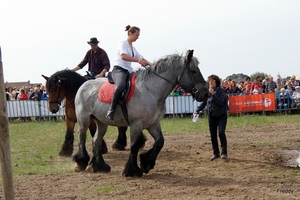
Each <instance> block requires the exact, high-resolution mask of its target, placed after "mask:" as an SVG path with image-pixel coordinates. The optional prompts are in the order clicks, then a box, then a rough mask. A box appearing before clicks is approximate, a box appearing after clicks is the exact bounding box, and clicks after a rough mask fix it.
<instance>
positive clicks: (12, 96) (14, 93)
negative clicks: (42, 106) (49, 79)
mask: <svg viewBox="0 0 300 200" xmlns="http://www.w3.org/2000/svg"><path fill="white" fill-rule="evenodd" d="M5 90H6V100H7V101H14V100H34V101H40V100H47V99H48V94H47V92H46V90H45V85H37V86H36V87H34V88H29V87H28V86H23V87H21V88H20V89H17V88H13V87H12V86H8V87H7V88H5Z"/></svg>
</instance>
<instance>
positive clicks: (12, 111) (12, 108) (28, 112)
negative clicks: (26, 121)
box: [7, 96, 199, 117]
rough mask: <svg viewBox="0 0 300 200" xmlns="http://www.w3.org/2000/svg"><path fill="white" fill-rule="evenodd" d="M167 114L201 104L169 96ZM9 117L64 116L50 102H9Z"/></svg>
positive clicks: (63, 113)
mask: <svg viewBox="0 0 300 200" xmlns="http://www.w3.org/2000/svg"><path fill="white" fill-rule="evenodd" d="M165 105H166V114H188V113H193V112H194V111H195V110H196V109H197V106H198V105H199V102H197V101H193V97H192V96H169V97H167V99H166V103H165ZM7 112H8V117H53V116H64V115H65V112H64V109H63V108H60V109H59V111H58V112H57V113H55V114H53V113H51V112H50V111H49V110H48V101H46V100H42V101H32V100H27V101H26V100H25V101H7Z"/></svg>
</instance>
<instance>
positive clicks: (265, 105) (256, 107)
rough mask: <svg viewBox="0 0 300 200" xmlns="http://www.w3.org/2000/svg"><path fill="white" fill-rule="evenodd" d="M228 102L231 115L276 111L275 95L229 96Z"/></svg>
mask: <svg viewBox="0 0 300 200" xmlns="http://www.w3.org/2000/svg"><path fill="white" fill-rule="evenodd" d="M228 101H229V102H228V103H229V113H231V114H235V113H242V112H259V111H271V110H276V96H275V94H274V93H268V94H252V95H244V96H229V97H228Z"/></svg>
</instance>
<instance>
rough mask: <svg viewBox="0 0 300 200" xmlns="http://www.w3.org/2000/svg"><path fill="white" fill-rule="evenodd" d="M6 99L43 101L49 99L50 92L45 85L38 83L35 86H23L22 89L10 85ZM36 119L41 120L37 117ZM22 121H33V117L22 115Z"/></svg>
mask: <svg viewBox="0 0 300 200" xmlns="http://www.w3.org/2000/svg"><path fill="white" fill-rule="evenodd" d="M6 100H7V101H27V100H31V101H41V100H48V94H47V92H46V90H45V86H44V85H37V86H35V87H34V88H29V87H28V86H23V87H21V88H20V89H17V88H13V87H12V86H8V87H7V88H6ZM9 120H10V121H14V120H16V118H12V119H9ZM36 120H41V118H39V117H37V118H36ZM20 121H23V122H24V121H31V117H21V118H20Z"/></svg>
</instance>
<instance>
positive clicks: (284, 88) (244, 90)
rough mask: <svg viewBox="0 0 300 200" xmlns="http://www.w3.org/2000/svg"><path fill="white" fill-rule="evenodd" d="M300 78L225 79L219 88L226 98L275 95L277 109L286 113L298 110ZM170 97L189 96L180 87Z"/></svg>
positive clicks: (299, 105)
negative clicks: (290, 110) (224, 92)
mask: <svg viewBox="0 0 300 200" xmlns="http://www.w3.org/2000/svg"><path fill="white" fill-rule="evenodd" d="M299 79H300V77H299V78H296V76H295V75H293V76H291V78H290V79H289V80H282V79H281V78H280V77H277V79H276V80H274V78H273V76H267V77H264V78H262V77H261V76H257V77H256V78H255V79H254V80H251V78H250V77H249V76H247V77H246V78H245V80H242V81H239V82H237V81H236V80H231V79H225V80H223V81H222V84H221V87H222V88H223V89H224V90H225V91H226V93H227V94H228V96H243V95H255V94H265V93H275V94H276V104H277V109H279V110H282V111H283V112H285V113H286V112H287V111H288V110H289V109H290V108H292V109H299V110H300V80H299ZM170 95H171V96H181V95H183V96H189V95H190V94H189V93H187V92H185V91H184V90H183V89H182V88H181V87H180V86H176V87H175V88H174V90H173V91H172V92H171V93H170Z"/></svg>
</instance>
